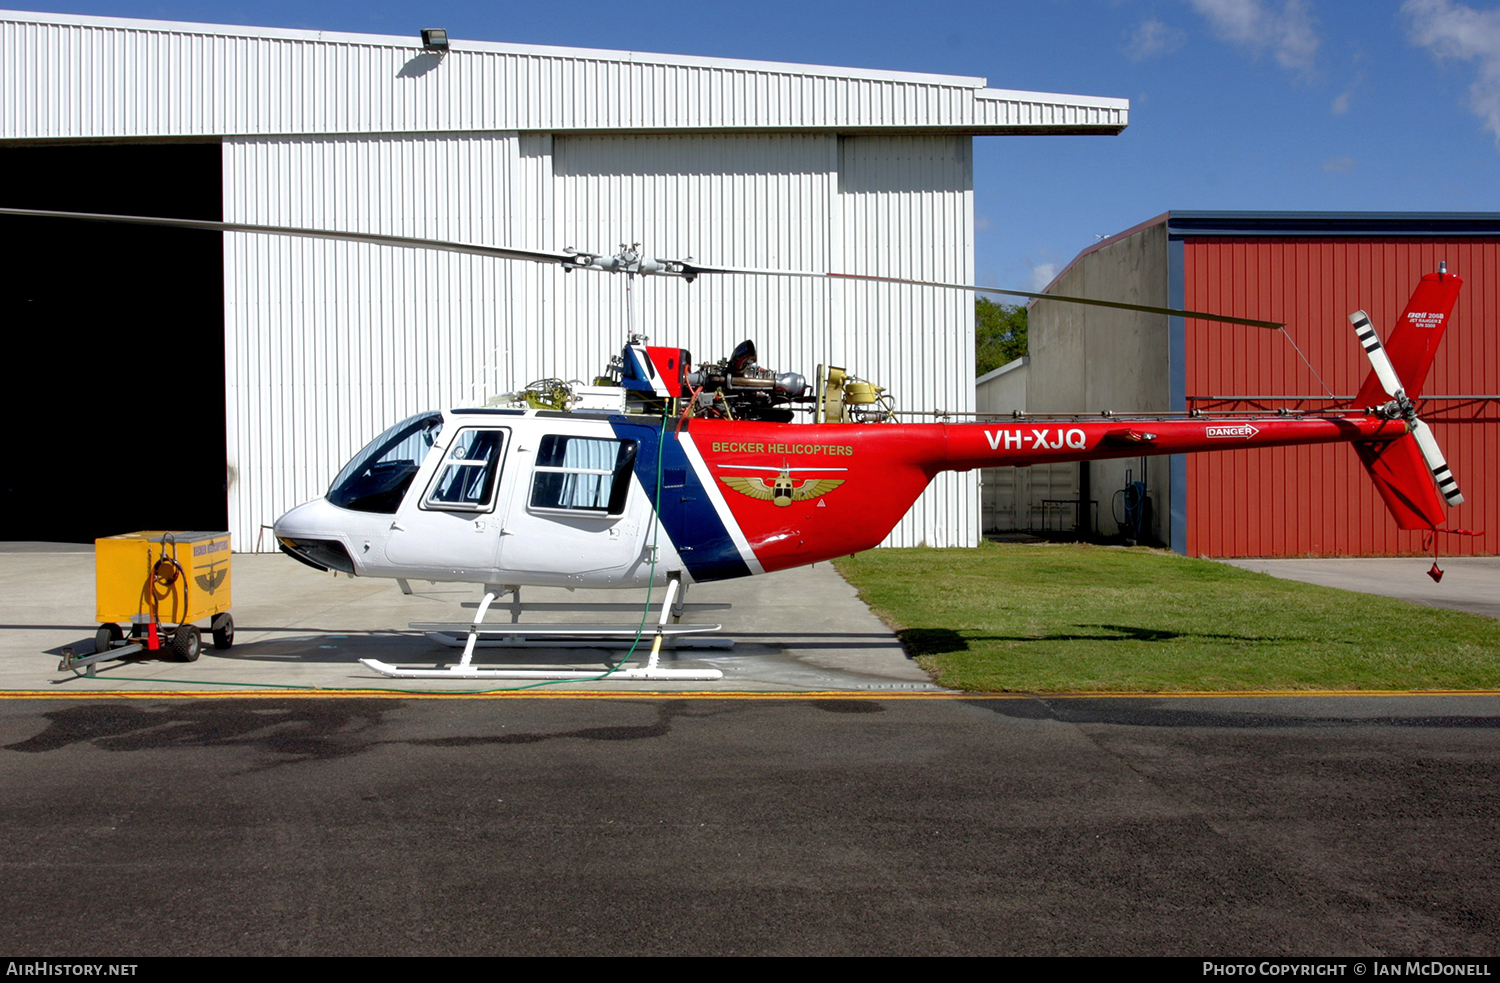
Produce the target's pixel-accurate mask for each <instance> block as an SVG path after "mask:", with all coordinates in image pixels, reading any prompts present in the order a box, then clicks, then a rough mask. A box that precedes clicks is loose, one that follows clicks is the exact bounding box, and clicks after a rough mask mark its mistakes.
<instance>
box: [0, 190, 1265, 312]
mask: <svg viewBox="0 0 1500 983" xmlns="http://www.w3.org/2000/svg"><path fill="white" fill-rule="evenodd" d="M0 215H19V216H25V217H30V218H67V219H76V220H78V221H83V222H113V223H121V224H126V225H155V226H165V227H168V228H178V229H199V230H202V231H205V232H249V233H257V234H261V235H281V236H300V237H306V238H310V239H333V240H336V241H340V242H365V243H370V244H372V245H377V246H399V247H402V248H407V249H438V250H442V251H445V252H453V253H467V254H469V255H471V256H490V257H493V258H496V259H519V260H526V261H529V262H533V263H555V264H557V265H559V266H563V267H566V268H568V269H594V270H602V271H604V272H608V273H642V274H651V273H666V274H671V275H674V276H682V277H685V278H687V279H688V280H692V279H693V278H695V277H697V276H698V275H699V274H700V273H738V274H742V275H746V276H785V277H803V278H810V279H831V280H864V281H867V282H870V283H898V284H906V285H910V286H916V287H939V288H941V289H944V290H969V291H973V292H974V293H981V294H1003V295H1005V296H1007V297H1031V298H1035V299H1037V300H1055V301H1059V302H1062V303H1065V304H1086V305H1088V306H1090V307H1110V308H1114V309H1116V310H1123V311H1140V312H1141V313H1145V314H1166V315H1168V316H1170V317H1190V318H1196V319H1198V320H1201V321H1221V322H1224V323H1226V324H1245V325H1249V326H1250V327H1254V328H1269V329H1271V330H1276V329H1278V328H1282V327H1284V326H1285V325H1283V324H1282V323H1280V322H1278V321H1260V320H1257V319H1255V318H1248V317H1231V316H1229V315H1227V314H1211V313H1208V312H1207V311H1187V310H1179V309H1177V308H1175V307H1153V306H1150V305H1147V304H1127V303H1123V302H1121V301H1114V300H1095V299H1094V298H1092V297H1067V296H1062V295H1059V294H1042V293H1034V292H1031V291H1028V290H1004V289H1001V288H1000V287H981V286H979V285H977V284H972V283H944V282H941V281H937V280H914V279H909V278H906V277H894V276H874V275H871V274H862V273H811V272H806V271H802V270H770V269H756V268H752V267H735V266H700V265H698V264H696V263H692V262H683V261H679V260H641V259H639V258H638V257H635V256H634V255H633V254H632V255H631V256H630V257H626V256H623V255H622V256H618V257H609V256H602V255H595V254H592V253H572V252H550V251H547V250H542V249H514V248H511V247H508V246H479V245H475V244H473V243H466V242H447V241H444V240H441V239H419V238H415V237H412V236H392V235H379V234H376V233H369V232H336V231H331V230H328V229H304V228H295V227H292V226H283V225H250V224H247V223H243V222H216V221H210V220H207V219H192V218H154V217H148V216H144V215H105V214H99V213H94V212H60V211H49V210H45V209H38V208H0Z"/></svg>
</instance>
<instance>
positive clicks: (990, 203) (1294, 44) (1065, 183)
mask: <svg viewBox="0 0 1500 983" xmlns="http://www.w3.org/2000/svg"><path fill="white" fill-rule="evenodd" d="M15 6H17V7H21V6H25V7H26V9H35V10H50V11H59V12H66V13H77V14H103V15H110V16H119V17H146V18H158V19H164V20H187V21H205V22H211V23H226V24H253V25H260V26H268V27H295V28H309V29H317V30H330V31H358V32H371V33H381V34H415V33H416V31H417V30H418V29H419V28H421V27H444V28H447V30H448V32H449V34H450V35H451V36H452V37H454V38H466V39H472V40H483V41H510V42H519V43H530V44H556V45H571V46H579V47H596V48H616V49H630V50H637V51H659V52H668V53H676V54H693V55H712V56H720V57H731V58H752V59H762V60H769V61H789V62H801V63H811V64H824V65H848V66H859V67H866V68H885V69H898V70H905V71H918V72H937V73H945V74H955V75H977V76H983V77H985V78H987V79H988V80H989V84H990V85H991V86H994V87H997V88H1013V89H1035V90H1041V91H1048V92H1066V93H1085V94H1089V95H1104V96H1121V97H1125V98H1128V99H1129V100H1130V102H1131V113H1130V118H1131V124H1130V127H1129V128H1128V129H1127V130H1126V131H1125V132H1124V134H1122V135H1121V136H1118V137H980V138H976V139H975V153H974V156H975V168H974V170H975V173H974V185H975V213H976V216H977V222H978V225H979V239H978V256H977V272H978V277H979V279H980V280H981V282H984V283H987V284H992V285H998V286H1011V287H1019V288H1021V289H1027V288H1028V287H1029V286H1035V285H1037V284H1039V283H1043V282H1045V280H1046V279H1047V278H1048V276H1049V274H1050V272H1051V271H1053V270H1056V269H1059V268H1061V267H1062V266H1063V265H1064V264H1066V263H1067V262H1068V261H1069V260H1070V259H1071V258H1072V257H1073V256H1074V255H1076V254H1077V253H1078V252H1079V250H1081V249H1084V248H1086V247H1087V246H1089V245H1090V244H1091V243H1092V242H1094V241H1095V237H1097V236H1103V235H1108V234H1112V233H1115V232H1119V231H1121V230H1123V229H1126V228H1129V227H1130V226H1132V225H1135V224H1137V223H1139V222H1141V221H1143V220H1145V219H1147V218H1150V217H1152V216H1154V215H1157V214H1160V213H1161V212H1164V211H1166V210H1168V209H1299V210H1300V209H1307V210H1389V211H1500V5H1497V4H1496V3H1492V2H1484V3H1479V2H1475V3H1468V4H1466V3H1460V2H1456V0H1386V2H1380V0H1371V2H1333V0H1026V2H1009V0H990V2H961V0H954V2H946V0H928V2H926V3H909V2H899V3H898V2H892V0H864V2H847V0H839V2H822V0H800V2H791V0H759V2H753V3H749V2H738V3H724V2H718V0H697V2H693V3H636V4H607V3H578V2H569V3H556V2H543V0H537V2H529V3H511V2H496V0H492V2H424V3H422V4H414V3H396V2H383V0H376V2H363V3H332V2H323V0H303V2H299V3H290V2H283V0H265V2H253V0H252V2H239V3H206V2H199V0H177V2H155V3H150V2H135V0H98V2H85V0H78V2H72V3H41V4H21V3H17V4H15Z"/></svg>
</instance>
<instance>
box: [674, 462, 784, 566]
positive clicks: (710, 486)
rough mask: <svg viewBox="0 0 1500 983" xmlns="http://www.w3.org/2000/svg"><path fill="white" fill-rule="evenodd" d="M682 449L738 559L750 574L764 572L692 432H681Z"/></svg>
mask: <svg viewBox="0 0 1500 983" xmlns="http://www.w3.org/2000/svg"><path fill="white" fill-rule="evenodd" d="M681 437H682V451H683V453H684V454H686V455H687V459H688V463H689V464H691V465H692V466H693V472H694V473H695V474H697V475H698V482H699V484H701V485H702V486H703V488H704V491H705V492H706V493H707V495H708V500H709V501H710V502H712V503H713V506H714V512H715V513H717V514H718V516H719V521H720V522H722V523H724V529H725V530H726V531H727V532H728V533H729V538H730V539H731V540H733V541H734V548H735V549H737V550H739V551H740V559H742V560H744V561H745V566H747V567H749V568H750V572H751V573H752V574H761V573H765V572H766V571H765V569H764V568H763V567H762V566H761V565H760V560H758V559H756V558H755V551H754V550H752V549H751V548H750V541H749V540H748V539H746V538H745V534H744V533H743V532H741V531H740V524H739V523H738V522H736V521H734V513H733V512H731V511H729V503H728V502H727V501H725V500H724V493H723V492H722V491H721V490H720V489H719V482H718V481H717V480H716V479H715V478H714V475H713V472H712V471H710V470H709V469H708V462H707V461H705V460H703V455H702V454H700V453H698V445H697V444H695V443H693V437H692V434H686V433H685V434H682V435H681Z"/></svg>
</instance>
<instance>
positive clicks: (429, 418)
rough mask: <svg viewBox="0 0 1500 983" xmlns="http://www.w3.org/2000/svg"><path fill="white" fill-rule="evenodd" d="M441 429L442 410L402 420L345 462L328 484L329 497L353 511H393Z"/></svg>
mask: <svg viewBox="0 0 1500 983" xmlns="http://www.w3.org/2000/svg"><path fill="white" fill-rule="evenodd" d="M442 429H443V414H441V413H418V414H417V415H416V416H412V417H407V418H406V419H405V420H402V421H401V422H400V423H398V424H396V425H395V426H394V427H391V429H389V430H387V431H386V432H385V433H383V434H381V435H380V436H379V437H376V438H375V439H374V440H372V441H370V442H369V443H368V444H366V445H365V448H364V450H362V451H360V452H359V453H358V454H356V455H354V460H352V461H350V462H349V463H348V464H346V465H344V470H342V471H340V472H339V475H338V477H337V478H334V479H333V484H332V485H330V486H329V488H328V495H327V498H328V500H329V501H330V502H332V503H333V504H334V505H337V506H338V507H339V508H342V509H353V510H354V511H356V512H386V513H394V512H395V511H396V510H397V509H399V508H400V507H401V499H403V498H405V497H406V489H407V487H408V486H410V485H411V479H412V476H414V475H415V474H416V473H417V469H418V468H420V467H421V466H422V461H423V460H425V459H426V457H427V452H428V451H429V450H431V449H432V445H433V442H434V441H436V440H437V437H438V434H439V433H441V432H442Z"/></svg>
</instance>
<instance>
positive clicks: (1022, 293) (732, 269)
mask: <svg viewBox="0 0 1500 983" xmlns="http://www.w3.org/2000/svg"><path fill="white" fill-rule="evenodd" d="M683 268H684V270H686V271H687V272H689V273H691V274H692V275H695V276H696V275H697V274H699V273H740V274H744V275H747V276H790V277H804V278H808V279H828V280H863V281H867V282H871V283H901V284H907V285H910V286H914V287H940V288H942V289H944V290H971V291H973V292H974V293H980V294H1004V295H1005V296H1007V297H1033V298H1035V299H1037V300H1056V301H1060V302H1062V303H1064V304H1087V305H1088V306H1090V307H1112V308H1115V309H1117V310H1122V311H1140V312H1142V313H1144V314H1166V315H1169V316H1171V317H1191V318H1196V319H1198V320H1200V321H1222V322H1224V323H1225V324H1245V325H1249V326H1250V327H1252V328H1269V329H1270V330H1272V331H1275V330H1278V329H1280V328H1284V327H1286V325H1285V324H1283V323H1282V322H1280V321H1261V320H1258V319H1256V318H1251V317H1231V316H1230V315H1228V314H1210V313H1208V312H1207V311H1185V310H1180V309H1178V308H1176V307H1153V306H1151V305H1149V304H1127V303H1124V302H1123V301H1118V300H1096V299H1094V298H1092V297H1069V296H1064V295H1062V294H1040V293H1033V292H1032V291H1029V290H1002V289H1001V288H1000V287H981V286H979V285H978V284H973V283H945V282H943V281H940V280H914V279H910V278H908V277H899V276H873V275H870V274H865V273H808V272H803V271H801V270H768V269H755V268H753V267H743V266H699V265H698V264H696V263H684V264H683Z"/></svg>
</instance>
